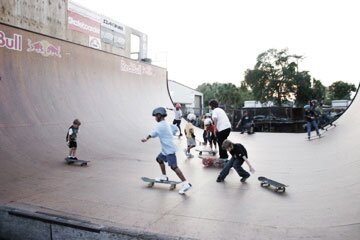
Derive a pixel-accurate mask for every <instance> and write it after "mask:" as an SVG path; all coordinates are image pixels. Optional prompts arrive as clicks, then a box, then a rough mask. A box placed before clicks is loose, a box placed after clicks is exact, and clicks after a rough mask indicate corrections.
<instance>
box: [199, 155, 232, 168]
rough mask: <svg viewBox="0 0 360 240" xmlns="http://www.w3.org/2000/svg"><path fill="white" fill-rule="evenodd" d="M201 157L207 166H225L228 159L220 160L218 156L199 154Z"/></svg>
mask: <svg viewBox="0 0 360 240" xmlns="http://www.w3.org/2000/svg"><path fill="white" fill-rule="evenodd" d="M199 158H200V159H202V163H203V164H204V166H205V167H217V168H223V167H224V165H225V163H226V161H225V160H220V159H218V158H217V157H211V156H206V157H205V156H199Z"/></svg>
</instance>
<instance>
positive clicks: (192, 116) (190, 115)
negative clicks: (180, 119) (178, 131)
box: [187, 113, 196, 121]
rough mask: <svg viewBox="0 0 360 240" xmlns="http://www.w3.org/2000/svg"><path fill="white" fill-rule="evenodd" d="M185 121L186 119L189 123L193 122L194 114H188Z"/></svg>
mask: <svg viewBox="0 0 360 240" xmlns="http://www.w3.org/2000/svg"><path fill="white" fill-rule="evenodd" d="M187 119H188V120H189V121H193V120H195V119H196V116H195V114H193V113H189V114H188V115H187Z"/></svg>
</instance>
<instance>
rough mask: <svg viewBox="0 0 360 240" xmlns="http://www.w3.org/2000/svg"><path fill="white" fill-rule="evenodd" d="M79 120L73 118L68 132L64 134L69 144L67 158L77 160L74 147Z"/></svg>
mask: <svg viewBox="0 0 360 240" xmlns="http://www.w3.org/2000/svg"><path fill="white" fill-rule="evenodd" d="M80 125H81V122H80V121H79V119H75V120H74V121H73V124H72V125H71V126H70V127H69V129H68V133H67V134H66V143H67V145H68V146H69V149H70V150H69V156H68V158H69V159H74V160H77V158H76V149H77V142H76V138H77V134H78V133H79V127H80Z"/></svg>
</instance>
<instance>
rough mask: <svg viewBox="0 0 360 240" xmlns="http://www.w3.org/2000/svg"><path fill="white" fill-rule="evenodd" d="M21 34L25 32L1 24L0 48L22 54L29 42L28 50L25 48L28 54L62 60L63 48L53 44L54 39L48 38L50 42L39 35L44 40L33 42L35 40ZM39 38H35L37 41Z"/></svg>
mask: <svg viewBox="0 0 360 240" xmlns="http://www.w3.org/2000/svg"><path fill="white" fill-rule="evenodd" d="M21 33H24V31H21V30H18V29H15V28H9V27H6V26H3V25H1V24H0V48H6V49H9V50H15V51H19V52H22V51H23V45H26V43H25V41H26V40H27V49H26V47H25V49H26V52H34V53H38V54H40V55H42V56H44V57H58V58H61V47H60V46H57V45H55V44H53V43H52V42H53V41H52V40H53V39H50V38H48V39H49V40H45V39H44V37H43V36H41V35H39V36H38V37H41V38H43V39H42V40H38V41H33V38H32V37H30V36H29V34H21ZM33 36H34V35H33ZM38 37H34V38H35V39H36V38H38ZM23 41H24V43H23ZM25 49H24V50H25Z"/></svg>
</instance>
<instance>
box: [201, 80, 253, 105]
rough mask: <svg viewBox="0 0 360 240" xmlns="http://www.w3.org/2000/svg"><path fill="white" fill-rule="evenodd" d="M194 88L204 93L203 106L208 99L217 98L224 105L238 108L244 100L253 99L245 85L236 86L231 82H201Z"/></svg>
mask: <svg viewBox="0 0 360 240" xmlns="http://www.w3.org/2000/svg"><path fill="white" fill-rule="evenodd" d="M196 90H197V91H199V92H201V93H203V94H204V105H205V106H207V103H208V102H209V100H210V99H217V100H218V101H219V103H220V104H221V105H225V106H226V107H231V108H240V107H242V105H243V104H244V101H246V100H251V99H253V95H252V94H251V91H249V90H248V89H247V87H246V86H240V87H236V86H235V85H234V84H232V83H213V84H209V83H203V84H201V85H199V86H198V87H197V88H196Z"/></svg>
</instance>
